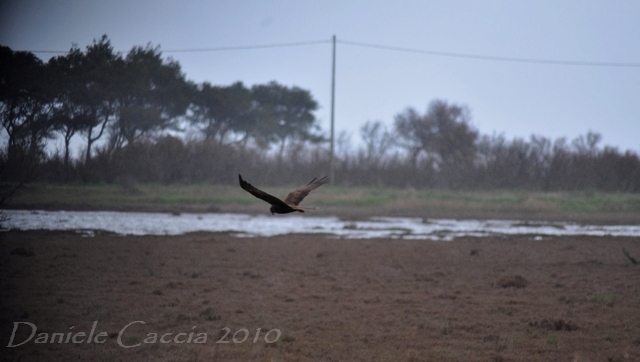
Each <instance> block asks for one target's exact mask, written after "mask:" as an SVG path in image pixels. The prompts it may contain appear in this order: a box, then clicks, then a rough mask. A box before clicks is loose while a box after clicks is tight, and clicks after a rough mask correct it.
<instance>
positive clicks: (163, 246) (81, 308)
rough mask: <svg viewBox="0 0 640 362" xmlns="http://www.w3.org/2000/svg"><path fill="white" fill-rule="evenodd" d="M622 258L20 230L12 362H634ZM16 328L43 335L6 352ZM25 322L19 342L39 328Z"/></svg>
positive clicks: (7, 249) (1, 278)
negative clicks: (153, 361)
mask: <svg viewBox="0 0 640 362" xmlns="http://www.w3.org/2000/svg"><path fill="white" fill-rule="evenodd" d="M623 248H624V249H626V250H628V251H629V254H630V255H631V256H634V257H635V258H636V259H640V239H632V238H607V237H603V238H595V237H563V238H548V239H544V240H533V239H532V238H530V237H526V236H522V237H510V238H498V237H495V238H481V239H474V238H465V239H458V240H455V241H452V242H432V241H407V240H336V239H328V238H326V237H323V236H286V237H274V238H250V239H240V238H234V237H231V236H228V235H222V234H191V235H184V236H175V237H169V236H166V237H158V236H148V237H123V236H115V235H110V234H98V235H96V236H94V237H83V236H81V235H79V234H75V233H72V232H14V231H12V232H8V233H3V234H0V263H1V264H0V282H1V284H0V293H1V294H0V295H1V296H0V321H1V323H0V325H1V329H0V342H1V343H2V348H3V353H2V359H3V360H9V361H45V360H46V361H56V360H57V361H70V360H83V361H88V360H94V361H151V360H155V361H638V360H640V265H636V266H634V265H632V263H631V261H630V259H628V258H627V257H625V255H624V254H623V252H622V249H623ZM21 321H22V322H29V323H32V324H33V325H34V326H36V328H37V330H36V332H35V334H34V336H33V338H32V339H31V340H29V341H28V342H26V343H24V344H22V345H20V346H17V347H11V348H9V347H6V346H7V345H9V342H10V338H11V334H12V330H13V328H14V327H15V326H16V324H15V322H21ZM96 321H97V323H96ZM142 322H144V324H143V323H142ZM94 323H96V324H95V328H94V333H93V337H92V339H91V340H89V341H88V339H89V338H88V335H89V334H91V329H92V326H93V325H94ZM130 323H133V324H131V325H129V326H128V327H126V326H127V325H128V324H130ZM18 326H19V328H18V329H17V331H16V333H15V335H14V340H13V342H12V344H13V345H16V344H19V343H22V342H24V341H26V340H27V339H28V338H29V336H30V334H31V332H32V331H33V328H32V327H30V326H29V325H27V324H26V323H22V324H18ZM125 327H126V328H125ZM258 329H260V330H259V331H257V330H258ZM276 329H277V330H276ZM278 331H279V333H278ZM54 333H62V334H63V335H62V336H61V338H63V339H64V340H63V341H62V342H60V336H56V337H55V338H58V339H55V340H54V343H51V339H53V338H54V337H53V335H54ZM96 335H97V336H98V337H97V340H96ZM256 335H257V337H256ZM154 336H155V343H152V342H154ZM265 336H266V341H265ZM205 337H206V340H204V338H205ZM74 338H75V341H77V342H79V343H73V342H74ZM38 339H39V341H40V342H44V341H46V343H35V342H36V340H38ZM161 339H163V340H164V341H166V342H167V343H163V342H162V341H161ZM67 340H68V342H67ZM100 341H102V342H104V343H97V342H100ZM254 341H255V342H254ZM87 342H89V343H87ZM178 342H183V343H178ZM196 342H203V343H196ZM218 342H228V343H218ZM236 342H237V343H236ZM267 342H273V343H267ZM120 344H122V345H124V346H127V347H130V348H124V347H122V346H121V345H120Z"/></svg>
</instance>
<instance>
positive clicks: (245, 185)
mask: <svg viewBox="0 0 640 362" xmlns="http://www.w3.org/2000/svg"><path fill="white" fill-rule="evenodd" d="M238 180H239V181H240V187H242V188H243V189H244V190H245V191H247V192H249V193H250V194H251V195H253V196H255V197H257V198H259V199H261V200H264V201H266V202H268V203H270V204H271V205H274V206H276V205H281V206H282V205H284V206H285V207H286V206H287V205H286V204H285V202H284V201H282V200H280V199H279V198H277V197H275V196H273V195H269V194H268V193H266V192H264V191H262V190H260V189H258V188H256V187H254V186H253V185H251V184H250V183H248V182H247V181H245V180H243V179H242V176H240V174H238Z"/></svg>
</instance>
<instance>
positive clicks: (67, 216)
mask: <svg viewBox="0 0 640 362" xmlns="http://www.w3.org/2000/svg"><path fill="white" fill-rule="evenodd" d="M3 215H4V216H5V217H6V218H7V220H6V221H4V222H3V223H2V224H3V227H4V228H6V229H19V230H40V229H44V230H76V231H79V232H86V233H87V234H89V235H90V234H91V233H92V232H93V231H98V230H99V231H107V232H113V233H117V234H121V235H180V234H185V233H190V232H197V231H208V232H226V233H230V234H232V235H235V236H239V237H253V236H276V235H288V234H323V235H327V236H329V237H336V238H348V239H368V238H396V239H425V240H452V239H454V238H458V237H464V236H473V237H485V236H492V235H533V236H534V237H537V238H541V237H545V236H563V235H589V236H640V225H580V224H575V223H564V222H540V221H536V222H524V221H520V220H453V219H422V218H405V217H373V218H371V219H369V220H365V221H342V220H340V219H339V218H337V217H314V216H298V215H287V216H271V215H268V216H267V215H248V214H222V213H221V214H179V215H174V214H166V213H144V212H114V211H30V210H4V211H3Z"/></svg>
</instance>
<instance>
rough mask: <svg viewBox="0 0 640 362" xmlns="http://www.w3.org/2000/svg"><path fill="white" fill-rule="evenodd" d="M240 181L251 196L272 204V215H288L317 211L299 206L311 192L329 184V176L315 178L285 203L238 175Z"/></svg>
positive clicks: (294, 192)
mask: <svg viewBox="0 0 640 362" xmlns="http://www.w3.org/2000/svg"><path fill="white" fill-rule="evenodd" d="M238 180H240V187H242V188H243V189H244V190H245V191H247V192H249V193H250V194H251V195H253V196H255V197H257V198H259V199H261V200H264V201H266V202H268V203H270V204H271V208H270V209H269V210H270V211H271V214H288V213H290V212H294V211H298V212H304V210H315V209H317V208H316V207H304V208H303V207H300V206H298V204H299V203H300V202H301V201H302V200H303V199H304V198H305V197H306V196H307V195H309V192H311V191H313V190H315V189H317V188H318V187H320V186H322V185H324V184H326V183H327V182H329V181H328V180H327V176H325V177H323V178H321V179H319V180H316V179H315V178H314V179H313V180H311V182H309V183H308V184H307V185H306V186H302V187H300V188H298V189H295V190H293V191H291V192H290V193H289V195H287V197H286V198H285V199H284V201H282V200H280V199H279V198H277V197H275V196H272V195H269V194H268V193H266V192H264V191H262V190H259V189H257V188H255V187H254V186H253V185H251V184H250V183H248V182H247V181H245V180H243V179H242V176H240V174H238Z"/></svg>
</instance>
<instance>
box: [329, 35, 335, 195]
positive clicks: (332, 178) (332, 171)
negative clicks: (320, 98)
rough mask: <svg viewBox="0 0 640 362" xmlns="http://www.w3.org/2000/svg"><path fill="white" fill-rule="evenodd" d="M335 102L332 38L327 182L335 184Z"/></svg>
mask: <svg viewBox="0 0 640 362" xmlns="http://www.w3.org/2000/svg"><path fill="white" fill-rule="evenodd" d="M335 102H336V36H335V35H334V36H333V62H332V67H331V151H330V153H331V155H330V159H329V182H331V184H334V183H335V177H336V174H335V168H334V167H335V165H334V158H335V155H334V144H335Z"/></svg>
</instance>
